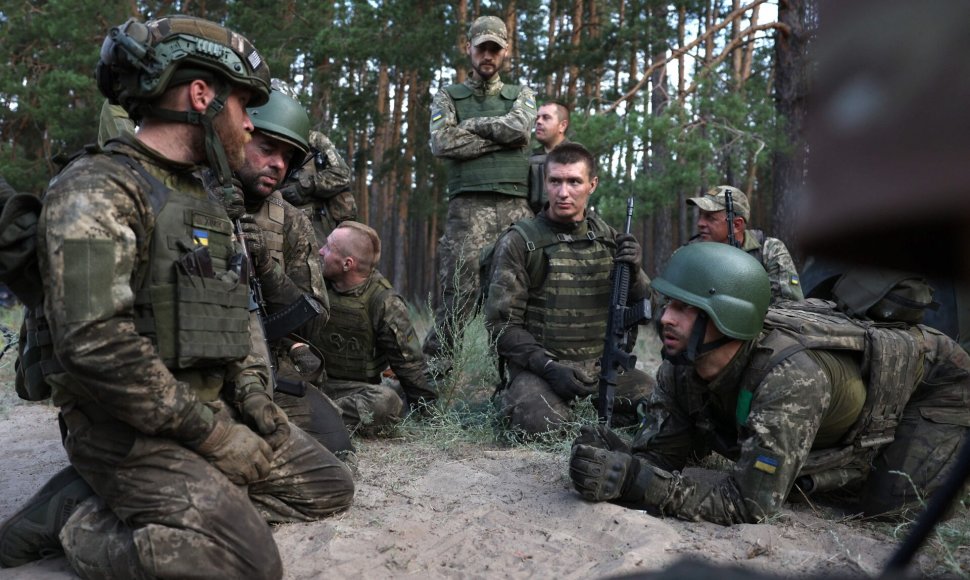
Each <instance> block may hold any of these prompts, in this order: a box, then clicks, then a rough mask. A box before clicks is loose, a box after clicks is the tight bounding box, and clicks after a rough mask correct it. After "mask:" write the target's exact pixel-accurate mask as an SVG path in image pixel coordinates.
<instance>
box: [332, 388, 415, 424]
mask: <svg viewBox="0 0 970 580" xmlns="http://www.w3.org/2000/svg"><path fill="white" fill-rule="evenodd" d="M324 391H325V392H326V394H327V395H328V396H329V397H330V398H331V399H333V402H334V403H335V404H336V405H337V407H338V408H339V409H340V416H341V417H342V418H343V420H344V425H346V426H347V429H348V430H349V431H351V432H354V431H363V432H365V433H370V432H372V431H374V430H377V429H380V428H381V427H386V426H388V425H393V424H394V423H397V422H399V421H400V420H401V417H402V413H403V411H404V399H403V398H401V394H399V393H398V390H397V389H395V388H394V387H392V386H390V385H387V384H384V383H365V382H360V381H342V380H338V379H328V380H327V383H326V385H325V386H324Z"/></svg>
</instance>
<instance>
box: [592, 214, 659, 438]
mask: <svg viewBox="0 0 970 580" xmlns="http://www.w3.org/2000/svg"><path fill="white" fill-rule="evenodd" d="M632 220H633V197H630V198H628V199H627V201H626V228H625V230H624V232H625V233H627V234H628V233H630V225H631V222H632ZM631 275H633V272H631V267H630V264H628V263H626V262H617V263H616V264H614V266H613V289H612V291H611V294H610V311H609V316H608V318H607V321H606V339H605V342H604V345H603V357H602V358H601V359H600V380H599V405H598V407H599V421H600V423H603V424H604V425H605V426H606V427H609V426H610V422H611V421H612V419H613V399H614V396H615V393H616V382H617V376H618V375H619V370H620V369H621V368H622V369H623V370H624V371H628V370H631V369H633V368H634V367H635V366H636V363H637V357H636V356H635V355H633V354H631V353H628V352H626V350H624V347H625V346H626V343H627V339H628V337H629V329H630V328H631V327H633V326H636V325H638V324H642V323H643V322H646V321H648V320H650V316H651V308H650V301H649V300H648V299H643V300H641V301H639V302H638V303H637V304H634V305H632V306H628V305H627V302H628V299H629V292H630V276H631Z"/></svg>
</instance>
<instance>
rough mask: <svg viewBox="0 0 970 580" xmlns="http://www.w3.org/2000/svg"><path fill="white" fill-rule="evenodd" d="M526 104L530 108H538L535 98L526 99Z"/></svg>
mask: <svg viewBox="0 0 970 580" xmlns="http://www.w3.org/2000/svg"><path fill="white" fill-rule="evenodd" d="M525 106H526V107H529V108H530V109H535V108H536V102H535V101H534V100H533V99H526V100H525Z"/></svg>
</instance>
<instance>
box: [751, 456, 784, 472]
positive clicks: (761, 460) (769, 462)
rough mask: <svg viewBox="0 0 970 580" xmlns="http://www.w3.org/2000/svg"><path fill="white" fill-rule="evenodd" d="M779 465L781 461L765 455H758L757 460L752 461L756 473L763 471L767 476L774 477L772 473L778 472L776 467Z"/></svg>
mask: <svg viewBox="0 0 970 580" xmlns="http://www.w3.org/2000/svg"><path fill="white" fill-rule="evenodd" d="M780 465H781V461H779V460H778V459H776V458H774V457H769V456H767V455H759V456H758V458H757V459H755V460H754V468H755V469H757V470H758V471H764V472H765V473H767V474H769V475H774V473H775V472H776V471H778V466H780Z"/></svg>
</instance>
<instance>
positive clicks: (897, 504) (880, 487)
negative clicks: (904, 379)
mask: <svg viewBox="0 0 970 580" xmlns="http://www.w3.org/2000/svg"><path fill="white" fill-rule="evenodd" d="M923 334H924V338H925V343H924V352H925V353H926V355H925V358H924V360H925V361H926V362H925V365H924V369H923V379H922V381H921V382H920V384H919V386H918V387H917V388H916V391H915V392H914V393H913V396H912V397H911V398H910V400H909V403H907V404H906V408H905V410H904V411H903V416H902V418H901V420H900V422H899V426H898V427H897V428H896V433H895V439H894V440H893V442H892V443H890V444H889V445H887V446H886V447H884V448H883V449H882V450H881V451H880V452H879V455H877V456H876V458H875V460H874V461H873V463H872V471H871V472H870V474H869V477H868V478H867V479H866V482H865V485H864V487H863V490H862V493H861V495H860V499H861V507H862V509H863V511H864V512H865V513H866V514H867V515H876V514H882V513H886V512H891V511H893V510H898V509H900V508H902V507H904V506H907V505H909V506H912V505H914V504H916V503H917V502H918V500H919V498H920V497H922V498H924V499H925V498H926V497H929V496H931V495H932V494H933V493H934V492H935V491H936V490H937V489H939V488H940V486H941V485H942V484H943V482H944V480H945V479H946V477H947V474H948V472H949V471H950V470H951V468H952V466H953V463H954V462H955V460H956V458H957V456H958V453H959V450H960V446H961V445H963V444H965V441H966V440H967V438H968V436H970V355H967V353H966V351H964V350H963V348H962V347H960V345H959V344H957V343H956V342H955V341H952V340H949V339H948V338H946V337H945V336H943V335H942V334H940V333H938V332H937V331H932V332H928V331H924V333H923ZM963 493H964V497H966V494H967V488H966V487H964V490H963Z"/></svg>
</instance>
